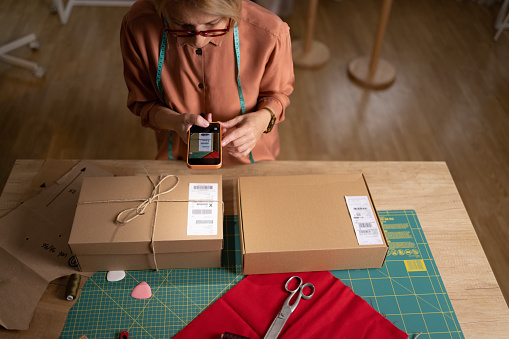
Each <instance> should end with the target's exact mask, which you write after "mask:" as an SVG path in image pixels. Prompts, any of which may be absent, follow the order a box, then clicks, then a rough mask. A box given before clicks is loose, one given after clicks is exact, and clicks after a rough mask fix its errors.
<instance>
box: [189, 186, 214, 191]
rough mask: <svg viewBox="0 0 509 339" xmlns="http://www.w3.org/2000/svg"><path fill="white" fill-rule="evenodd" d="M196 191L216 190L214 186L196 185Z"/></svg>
mask: <svg viewBox="0 0 509 339" xmlns="http://www.w3.org/2000/svg"><path fill="white" fill-rule="evenodd" d="M193 189H195V190H212V189H214V186H212V185H195V186H194V187H193Z"/></svg>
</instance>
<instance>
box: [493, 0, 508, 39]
mask: <svg viewBox="0 0 509 339" xmlns="http://www.w3.org/2000/svg"><path fill="white" fill-rule="evenodd" d="M504 16H505V19H503V18H504ZM502 19H503V20H502ZM495 29H496V30H497V33H496V34H495V36H494V37H493V40H495V41H497V40H498V38H499V37H500V34H502V31H503V30H504V29H509V0H504V3H503V4H502V6H501V7H500V11H499V12H498V15H497V20H496V21H495Z"/></svg>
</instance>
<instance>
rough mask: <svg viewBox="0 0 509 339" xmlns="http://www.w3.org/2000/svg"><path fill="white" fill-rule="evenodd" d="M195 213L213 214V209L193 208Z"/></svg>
mask: <svg viewBox="0 0 509 339" xmlns="http://www.w3.org/2000/svg"><path fill="white" fill-rule="evenodd" d="M191 213H193V214H212V210H193V211H192V212H191Z"/></svg>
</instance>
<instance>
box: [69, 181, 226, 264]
mask: <svg viewBox="0 0 509 339" xmlns="http://www.w3.org/2000/svg"><path fill="white" fill-rule="evenodd" d="M150 178H151V180H152V182H153V183H154V184H157V183H159V182H160V185H159V186H158V187H157V189H156V191H155V193H163V194H161V195H159V196H156V197H154V198H153V201H152V202H151V203H148V204H147V206H146V209H145V210H144V211H143V212H142V214H141V215H139V216H136V213H135V210H136V208H137V207H138V206H140V204H141V203H143V202H144V201H145V200H146V199H148V198H150V197H151V195H152V194H153V192H154V185H153V183H152V182H151V181H150V180H149V177H147V176H131V177H88V178H85V179H84V181H83V185H82V188H81V192H80V197H79V201H78V206H77V208H76V214H75V216H74V222H73V226H72V230H71V235H70V237H69V246H70V248H71V250H72V252H73V253H74V254H75V255H76V256H77V258H78V261H79V264H80V269H81V270H82V271H110V270H141V269H154V268H155V262H154V254H153V253H155V261H156V262H157V268H159V269H163V268H202V267H220V266H221V249H222V247H223V205H222V203H221V202H220V201H222V199H223V193H222V178H221V176H220V175H208V176H206V175H193V176H179V177H178V184H177V185H176V186H175V184H176V182H177V179H176V177H175V176H168V177H166V178H165V179H164V180H162V181H161V179H162V178H164V176H160V177H158V176H153V177H150ZM194 184H199V185H194ZM173 186H175V188H174V189H172V187H173ZM214 189H215V190H216V192H217V201H219V202H212V201H211V200H214V199H211V198H210V197H207V193H209V192H211V191H213V190H214ZM168 190H170V192H167V193H164V192H166V191H168ZM190 192H192V193H193V195H192V196H191V197H190ZM203 194H205V195H203ZM203 196H205V197H206V199H200V198H202V197H203ZM188 200H206V201H199V202H197V201H194V202H188ZM129 209H130V210H129ZM122 211H125V212H124V213H122V214H120V215H119V213H120V212H122ZM198 212H200V213H198ZM205 212H207V213H205ZM216 213H217V214H216ZM214 214H216V215H215V216H216V221H215V224H214V221H213V220H212V221H211V218H212V216H214ZM131 217H134V219H132V220H131V221H129V222H127V223H125V224H120V223H118V222H117V221H116V219H117V218H119V219H124V220H127V219H129V218H131ZM204 220H205V221H204ZM191 221H194V222H195V223H193V224H191ZM188 222H189V225H188ZM203 225H205V226H204V228H202V226H203ZM203 230H206V231H207V233H212V234H207V235H204V234H203V233H204V232H203ZM152 245H153V250H152Z"/></svg>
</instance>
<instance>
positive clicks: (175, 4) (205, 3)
mask: <svg viewBox="0 0 509 339" xmlns="http://www.w3.org/2000/svg"><path fill="white" fill-rule="evenodd" d="M155 5H156V9H157V11H158V12H159V14H162V15H163V16H165V17H167V16H168V14H169V13H171V12H173V11H178V10H179V8H181V7H184V6H185V7H187V8H193V9H197V10H200V11H202V12H205V13H207V14H211V15H217V16H220V17H224V18H230V19H232V21H233V22H234V23H237V22H239V21H240V12H241V10H242V0H155Z"/></svg>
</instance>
